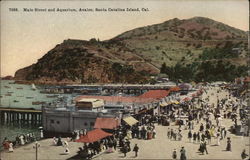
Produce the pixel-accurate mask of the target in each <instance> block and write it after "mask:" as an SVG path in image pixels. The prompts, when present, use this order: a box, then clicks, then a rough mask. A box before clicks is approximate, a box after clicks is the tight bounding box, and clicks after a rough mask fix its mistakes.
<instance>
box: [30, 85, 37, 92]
mask: <svg viewBox="0 0 250 160" xmlns="http://www.w3.org/2000/svg"><path fill="white" fill-rule="evenodd" d="M31 89H32V90H33V91H34V90H36V86H35V84H34V83H32V85H31Z"/></svg>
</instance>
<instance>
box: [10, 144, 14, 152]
mask: <svg viewBox="0 0 250 160" xmlns="http://www.w3.org/2000/svg"><path fill="white" fill-rule="evenodd" d="M9 152H14V149H13V143H12V142H10V144H9Z"/></svg>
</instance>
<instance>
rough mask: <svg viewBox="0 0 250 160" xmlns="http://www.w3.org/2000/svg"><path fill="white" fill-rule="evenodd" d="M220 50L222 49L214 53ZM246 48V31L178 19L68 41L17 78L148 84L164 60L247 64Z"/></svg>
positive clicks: (204, 20)
mask: <svg viewBox="0 0 250 160" xmlns="http://www.w3.org/2000/svg"><path fill="white" fill-rule="evenodd" d="M211 49H212V51H213V52H212V51H210V50H211ZM214 49H215V50H214ZM216 49H217V50H216ZM218 50H219V51H220V50H223V54H219V55H220V56H210V53H212V54H216V53H217V51H218ZM224 50H225V51H224ZM246 50H247V33H246V32H244V31H241V30H239V29H236V28H233V27H230V26H228V25H225V24H223V23H220V22H216V21H214V20H211V19H208V18H203V17H195V18H191V19H186V20H179V19H177V18H175V19H172V20H169V21H166V22H164V23H161V24H155V25H151V26H146V27H141V28H137V29H134V30H131V31H127V32H125V33H122V34H121V35H118V36H117V37H114V38H112V39H110V40H107V41H99V40H96V39H91V40H89V41H84V40H70V39H69V40H65V41H64V42H63V43H61V44H58V45H57V46H56V47H55V48H53V49H52V50H50V51H49V52H48V53H47V54H45V55H44V56H43V57H42V58H40V59H39V60H38V62H37V63H36V64H33V65H31V66H28V67H26V68H23V69H20V70H18V71H17V72H16V74H15V79H17V80H28V81H33V82H36V83H114V82H119V83H147V82H148V81H149V76H150V75H155V74H158V73H159V72H160V68H161V66H162V64H163V63H164V64H166V65H167V66H174V65H176V64H177V63H181V64H182V65H188V64H192V63H194V62H198V63H199V62H202V61H207V60H208V61H210V60H218V59H221V57H222V58H225V56H224V55H225V54H226V55H228V56H226V61H229V62H230V63H232V64H236V65H242V64H246ZM204 51H206V54H205V53H204ZM208 53H209V56H208V55H207V54H208ZM204 57H205V58H204Z"/></svg>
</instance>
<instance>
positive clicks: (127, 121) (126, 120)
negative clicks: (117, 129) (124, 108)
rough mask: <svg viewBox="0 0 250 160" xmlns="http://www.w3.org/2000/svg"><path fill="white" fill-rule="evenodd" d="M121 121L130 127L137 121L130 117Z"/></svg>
mask: <svg viewBox="0 0 250 160" xmlns="http://www.w3.org/2000/svg"><path fill="white" fill-rule="evenodd" d="M123 120H124V121H125V122H126V123H127V124H128V125H130V126H132V125H134V124H136V123H137V122H138V121H137V120H136V119H135V118H134V117H132V116H129V117H126V118H123Z"/></svg>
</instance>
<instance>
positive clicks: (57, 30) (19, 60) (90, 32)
mask: <svg viewBox="0 0 250 160" xmlns="http://www.w3.org/2000/svg"><path fill="white" fill-rule="evenodd" d="M248 7H249V4H248V0H140V1H139V0H137V1H136V0H133V1H132V0H118V1H110V0H109V1H108V0H107V1H106V0H99V1H98V0H94V1H77V0H75V1H36V2H35V1H1V76H7V75H12V76H13V75H14V74H15V72H16V71H17V70H18V69H20V68H23V67H26V66H29V65H31V64H33V63H36V62H37V60H38V59H39V58H41V57H42V56H43V55H44V54H46V53H47V52H48V51H49V50H51V49H52V48H54V47H55V46H56V45H57V44H60V43H62V42H63V40H65V39H82V40H89V39H91V38H99V39H100V40H107V39H110V38H113V37H115V36H117V35H119V34H121V33H123V32H125V31H128V30H131V29H134V28H137V27H143V26H147V25H152V24H157V23H162V22H164V21H167V20H169V19H173V18H179V19H187V18H192V17H195V16H201V17H208V18H211V19H214V20H216V21H220V22H222V23H225V24H228V25H230V26H233V27H235V28H239V29H241V30H244V31H247V30H249V8H248ZM13 8H17V10H18V11H13V10H11V9H13ZM24 8H30V9H35V8H39V9H47V11H46V12H35V11H33V12H24V11H23V10H24ZM53 8H55V9H57V8H60V9H76V10H77V12H48V9H53ZM79 8H85V9H86V8H90V9H94V10H95V8H99V9H102V8H106V9H108V8H122V9H124V8H125V9H126V8H140V10H141V8H148V10H149V11H140V12H132V11H130V12H129V11H126V12H115V11H109V12H96V11H94V12H79ZM14 10H15V9H14Z"/></svg>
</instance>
